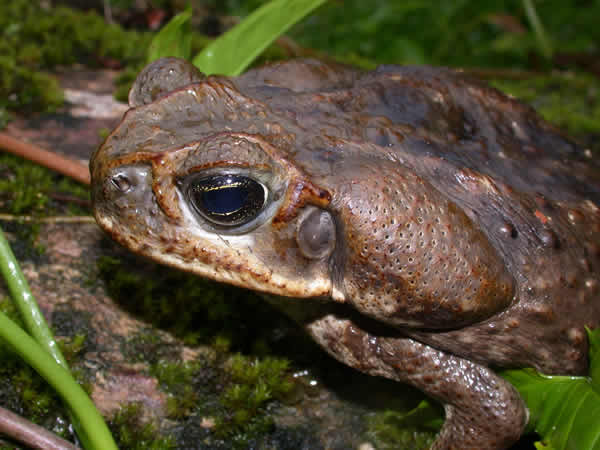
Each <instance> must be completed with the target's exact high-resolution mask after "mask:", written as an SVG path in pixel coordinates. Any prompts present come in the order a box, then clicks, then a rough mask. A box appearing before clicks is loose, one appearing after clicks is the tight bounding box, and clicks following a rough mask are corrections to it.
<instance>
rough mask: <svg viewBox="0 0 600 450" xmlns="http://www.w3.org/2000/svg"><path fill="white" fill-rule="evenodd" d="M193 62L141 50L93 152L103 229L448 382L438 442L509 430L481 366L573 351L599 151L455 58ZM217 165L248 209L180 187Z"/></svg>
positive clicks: (597, 252)
mask: <svg viewBox="0 0 600 450" xmlns="http://www.w3.org/2000/svg"><path fill="white" fill-rule="evenodd" d="M186 67H187V66H186V65H185V64H184V63H182V62H181V61H178V60H174V59H169V60H162V61H159V62H157V63H154V64H153V65H151V66H149V67H148V68H146V69H145V70H144V72H143V73H142V74H141V75H140V77H139V78H138V81H137V82H136V85H135V86H134V87H133V89H132V94H131V95H130V102H131V106H132V109H131V110H129V111H128V112H127V113H126V115H125V117H124V118H123V121H122V122H121V124H120V125H119V126H118V127H117V128H116V129H115V130H114V131H113V133H112V134H111V135H110V136H109V137H108V138H107V140H106V141H105V142H104V144H103V145H102V146H101V147H100V148H99V149H98V151H97V152H96V153H95V154H94V156H93V158H92V161H91V166H90V168H91V172H92V179H93V200H94V208H95V215H96V218H97V220H98V223H99V224H100V225H101V226H102V227H103V228H104V229H105V230H106V231H107V232H108V233H110V234H111V235H112V236H113V238H114V239H115V240H117V241H118V242H120V243H122V244H123V245H125V246H126V247H128V248H130V249H131V250H133V251H135V252H138V253H141V254H143V255H146V256H148V257H150V258H153V259H155V260H157V261H160V262H163V263H165V264H168V265H172V266H175V267H178V268H181V269H183V270H187V271H190V272H194V273H197V274H199V275H202V276H205V277H210V278H213V279H215V280H218V281H223V282H228V283H232V284H235V285H238V286H244V287H247V288H250V289H255V290H258V291H260V292H263V293H265V295H266V297H267V299H268V300H269V301H271V302H272V303H274V304H276V305H277V306H278V307H280V308H282V309H284V310H285V311H286V312H287V313H288V314H290V315H291V316H292V317H294V318H295V319H296V320H297V321H298V322H299V323H301V324H302V325H303V326H304V327H305V328H306V329H307V331H308V332H309V333H310V334H311V336H312V337H313V338H314V339H315V340H316V341H317V342H318V343H319V344H320V345H321V346H322V347H323V348H324V349H325V350H326V351H328V352H329V353H330V354H332V355H333V356H334V357H336V358H338V359H339V360H340V361H342V362H344V363H346V364H348V365H350V366H352V367H355V368H356V369H358V370H361V371H363V372H366V373H369V374H373V375H379V376H384V377H388V378H391V379H395V380H399V381H404V382H408V383H411V384H413V385H415V386H417V387H419V388H420V389H422V390H423V391H425V392H426V393H428V394H429V395H431V396H432V397H434V398H436V399H438V400H440V401H441V402H442V403H444V405H445V409H446V422H445V424H444V427H443V429H442V431H441V433H440V435H439V437H438V439H437V440H436V442H435V444H434V447H435V448H473V447H476V448H505V447H507V446H509V445H510V444H511V443H512V442H514V441H515V440H516V439H518V437H519V435H520V434H521V433H522V430H523V428H524V426H525V424H526V421H527V410H526V408H525V406H524V404H523V402H522V400H521V398H520V397H519V395H518V393H517V392H516V391H515V390H514V388H512V386H510V384H508V383H507V382H505V381H504V380H503V379H501V378H499V377H498V376H497V375H495V374H494V373H493V371H492V370H491V369H490V367H535V368H537V369H538V370H540V371H542V372H545V373H561V374H580V373H584V372H585V371H586V369H587V346H588V343H587V338H586V334H585V330H584V327H585V326H588V327H591V328H594V327H596V326H598V321H599V319H600V302H599V301H598V267H599V263H600V259H599V258H600V212H599V209H598V201H599V200H600V183H599V178H598V177H599V174H600V171H598V167H597V165H596V164H595V163H594V162H593V161H592V160H591V159H590V155H589V154H587V153H586V152H585V151H583V150H582V149H580V148H578V147H577V146H576V145H574V144H573V143H572V142H570V141H569V140H567V139H566V138H564V137H563V136H562V135H561V134H560V133H559V132H557V131H556V130H554V129H553V128H552V127H551V126H550V125H548V124H547V123H545V122H544V121H543V120H541V119H540V118H539V117H538V116H537V115H536V114H535V112H534V111H533V110H532V109H531V108H529V107H526V106H524V105H522V104H520V103H518V102H516V101H514V100H511V99H509V98H507V97H506V96H504V95H502V94H501V93H499V92H498V91H495V90H493V89H490V88H488V87H485V86H482V85H480V84H477V83H475V82H473V81H470V80H467V79H465V78H464V77H463V76H461V75H460V74H459V73H457V72H455V71H452V70H447V69H434V68H428V67H396V66H383V67H380V68H379V69H377V70H376V71H374V72H370V73H364V72H359V71H356V70H353V69H350V68H347V67H342V66H332V65H325V64H322V63H320V62H317V61H312V60H303V61H292V62H287V63H281V64H274V65H271V66H267V67H265V68H261V69H256V70H252V71H249V72H248V73H246V74H245V75H243V76H241V77H238V78H234V79H228V78H225V77H217V76H212V77H207V78H203V77H202V76H201V75H200V74H198V73H197V72H195V70H193V69H192V68H189V67H187V68H186ZM174 71H175V73H174ZM177 71H180V72H181V73H176V72H177ZM188 83H189V84H188ZM588 153H589V152H588ZM222 173H226V174H234V175H236V176H237V175H241V176H244V177H249V178H252V179H253V180H256V181H257V182H259V183H261V184H262V185H263V186H265V187H266V188H267V191H268V195H267V197H266V201H265V204H264V206H263V207H262V208H261V209H260V211H257V213H256V216H255V217H253V218H251V220H250V221H249V222H248V223H244V224H242V225H240V226H236V227H225V228H224V227H222V226H219V225H218V224H217V225H216V224H214V223H212V222H211V220H209V219H207V217H206V216H203V215H202V214H200V213H198V210H197V209H196V208H195V207H194V206H193V196H190V194H189V192H190V188H189V187H190V186H193V185H194V183H195V181H194V180H197V179H198V177H202V176H206V175H214V174H217V175H218V174H222Z"/></svg>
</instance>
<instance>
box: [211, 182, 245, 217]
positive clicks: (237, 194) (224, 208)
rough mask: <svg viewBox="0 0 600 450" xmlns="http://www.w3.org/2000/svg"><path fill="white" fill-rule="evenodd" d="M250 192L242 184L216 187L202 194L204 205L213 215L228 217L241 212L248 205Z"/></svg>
mask: <svg viewBox="0 0 600 450" xmlns="http://www.w3.org/2000/svg"><path fill="white" fill-rule="evenodd" d="M247 199H248V190H247V189H245V188H244V187H241V186H240V183H236V184H230V185H226V186H216V187H213V188H212V189H207V190H204V191H203V192H202V203H203V204H204V207H205V208H206V209H207V210H208V211H210V212H211V213H212V214H218V215H228V214H232V213H235V212H236V211H238V210H240V209H241V208H243V207H244V205H245V204H246V200H247Z"/></svg>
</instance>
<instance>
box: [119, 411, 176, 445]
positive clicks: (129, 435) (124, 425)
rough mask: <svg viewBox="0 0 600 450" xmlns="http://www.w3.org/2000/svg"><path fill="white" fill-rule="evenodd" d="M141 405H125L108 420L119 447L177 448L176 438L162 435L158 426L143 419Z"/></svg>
mask: <svg viewBox="0 0 600 450" xmlns="http://www.w3.org/2000/svg"><path fill="white" fill-rule="evenodd" d="M141 417H142V414H141V406H140V405H139V404H137V403H129V404H127V405H124V406H123V407H122V408H121V409H120V410H119V412H117V413H116V414H115V415H114V416H113V418H112V419H111V420H110V421H109V422H108V426H109V428H110V430H111V432H112V435H113V437H114V438H115V441H116V443H117V446H118V447H119V448H126V449H128V450H163V449H173V448H175V443H174V440H173V439H172V438H171V437H169V436H167V437H164V436H160V435H159V433H158V431H157V428H156V426H154V425H153V424H151V423H143V422H142V421H141Z"/></svg>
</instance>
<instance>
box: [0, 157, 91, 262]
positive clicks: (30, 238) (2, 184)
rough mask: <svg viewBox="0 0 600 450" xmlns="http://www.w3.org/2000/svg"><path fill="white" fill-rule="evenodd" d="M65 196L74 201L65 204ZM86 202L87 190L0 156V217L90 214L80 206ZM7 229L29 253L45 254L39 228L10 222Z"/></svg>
mask: <svg viewBox="0 0 600 450" xmlns="http://www.w3.org/2000/svg"><path fill="white" fill-rule="evenodd" d="M65 196H67V197H71V198H73V199H74V201H73V202H70V201H65V200H64V197H65ZM87 202H89V189H88V188H87V186H83V185H81V184H79V183H77V182H75V181H73V180H71V179H70V178H67V177H64V176H62V175H60V174H57V173H56V172H54V171H52V170H50V169H46V168H44V167H41V166H39V165H37V164H34V163H32V162H30V161H27V160H24V159H22V158H19V157H17V156H14V155H10V154H6V153H0V213H4V214H6V213H8V214H13V215H31V216H36V217H42V216H51V215H58V214H61V215H79V214H89V208H86V207H84V206H81V205H82V204H85V203H87ZM4 229H5V230H6V231H11V232H14V233H16V235H17V238H18V239H19V241H21V242H25V243H26V244H27V247H28V249H27V251H32V253H33V254H41V253H43V251H44V248H43V247H42V246H40V245H39V244H38V243H37V242H36V238H37V235H38V233H39V230H40V226H39V224H36V223H16V222H7V223H6V225H5V226H4Z"/></svg>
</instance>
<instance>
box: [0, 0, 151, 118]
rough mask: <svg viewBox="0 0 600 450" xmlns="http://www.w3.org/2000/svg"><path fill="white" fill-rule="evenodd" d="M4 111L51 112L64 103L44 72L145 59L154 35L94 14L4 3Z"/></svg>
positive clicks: (0, 38) (0, 68)
mask: <svg viewBox="0 0 600 450" xmlns="http://www.w3.org/2000/svg"><path fill="white" fill-rule="evenodd" d="M0 30H2V31H0V55H2V57H1V58H0V110H2V109H9V110H25V111H48V110H54V109H55V108H56V107H58V106H60V105H61V104H62V93H61V90H60V88H59V86H58V83H57V82H56V80H55V79H54V78H53V77H51V76H49V75H47V74H44V73H41V72H40V70H42V71H43V70H49V69H51V68H53V67H55V66H57V65H69V64H74V63H83V64H86V65H89V66H97V65H98V64H99V63H101V62H102V61H107V60H119V61H128V62H132V63H135V62H136V61H137V63H138V64H141V62H142V61H143V60H144V58H145V53H146V48H147V46H148V45H149V42H150V39H151V36H150V34H149V33H140V32H133V31H125V30H123V29H122V28H121V27H119V26H118V25H114V24H107V23H106V22H105V21H104V19H103V18H102V17H100V16H99V15H97V14H96V13H94V12H80V11H76V10H72V9H70V8H66V7H53V8H45V7H43V6H42V5H40V2H38V1H29V0H11V1H10V2H0Z"/></svg>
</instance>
